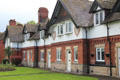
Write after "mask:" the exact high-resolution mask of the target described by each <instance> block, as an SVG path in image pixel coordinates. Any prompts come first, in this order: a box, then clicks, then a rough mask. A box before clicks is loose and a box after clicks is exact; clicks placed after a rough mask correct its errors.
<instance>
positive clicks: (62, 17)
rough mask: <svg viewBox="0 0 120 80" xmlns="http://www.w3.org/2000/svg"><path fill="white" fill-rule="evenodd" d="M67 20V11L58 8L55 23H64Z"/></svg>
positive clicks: (68, 17) (68, 16)
mask: <svg viewBox="0 0 120 80" xmlns="http://www.w3.org/2000/svg"><path fill="white" fill-rule="evenodd" d="M67 19H70V15H69V14H68V13H67V11H66V10H65V9H64V8H63V6H62V5H61V8H60V11H59V13H58V16H57V17H56V22H55V23H59V22H61V21H65V20H67Z"/></svg>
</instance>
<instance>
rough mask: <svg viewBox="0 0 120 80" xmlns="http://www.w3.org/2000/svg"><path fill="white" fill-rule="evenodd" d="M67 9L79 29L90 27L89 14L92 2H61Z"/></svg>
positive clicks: (69, 0) (71, 0) (78, 0)
mask: <svg viewBox="0 0 120 80" xmlns="http://www.w3.org/2000/svg"><path fill="white" fill-rule="evenodd" d="M60 1H62V3H63V5H65V7H66V8H67V10H68V12H69V13H70V15H71V17H72V18H73V20H74V21H75V23H76V25H77V26H79V27H87V26H89V23H90V19H91V17H92V16H91V14H89V10H90V7H91V5H92V2H91V1H88V0H60Z"/></svg>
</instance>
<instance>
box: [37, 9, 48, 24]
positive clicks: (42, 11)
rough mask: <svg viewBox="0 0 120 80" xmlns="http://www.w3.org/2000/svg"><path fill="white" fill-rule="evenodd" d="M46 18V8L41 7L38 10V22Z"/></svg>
mask: <svg viewBox="0 0 120 80" xmlns="http://www.w3.org/2000/svg"><path fill="white" fill-rule="evenodd" d="M47 18H48V9H47V8H44V7H41V8H39V10H38V23H41V22H43V21H44V20H45V19H47Z"/></svg>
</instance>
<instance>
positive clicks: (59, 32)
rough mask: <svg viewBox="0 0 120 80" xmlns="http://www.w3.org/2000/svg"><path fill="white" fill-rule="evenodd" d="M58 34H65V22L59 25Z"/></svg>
mask: <svg viewBox="0 0 120 80" xmlns="http://www.w3.org/2000/svg"><path fill="white" fill-rule="evenodd" d="M58 35H63V24H60V25H58Z"/></svg>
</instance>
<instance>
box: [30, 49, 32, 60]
mask: <svg viewBox="0 0 120 80" xmlns="http://www.w3.org/2000/svg"><path fill="white" fill-rule="evenodd" d="M30 56H31V61H32V50H31V53H30Z"/></svg>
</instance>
